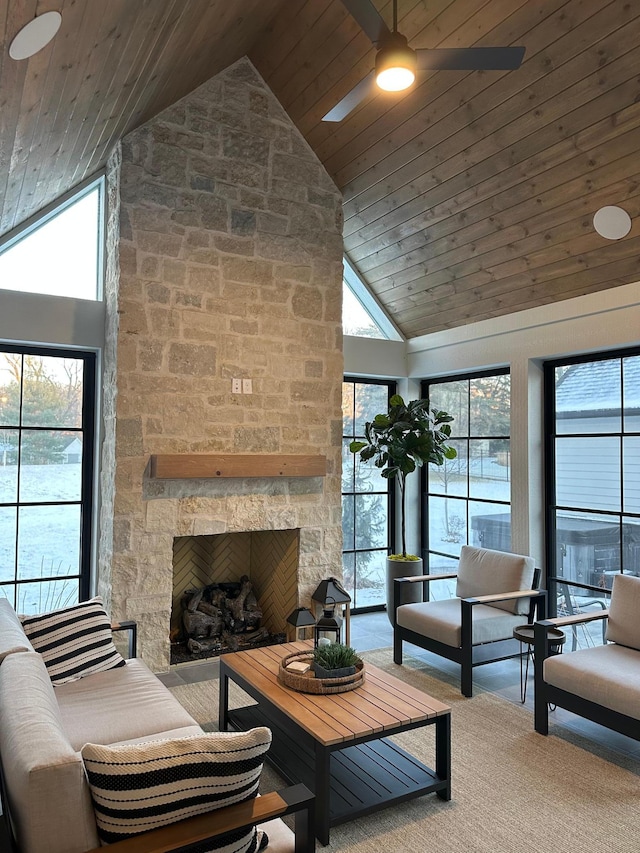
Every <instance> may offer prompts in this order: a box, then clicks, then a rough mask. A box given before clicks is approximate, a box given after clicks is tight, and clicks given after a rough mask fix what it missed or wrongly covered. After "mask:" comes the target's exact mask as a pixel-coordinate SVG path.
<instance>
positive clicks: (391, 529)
mask: <svg viewBox="0 0 640 853" xmlns="http://www.w3.org/2000/svg"><path fill="white" fill-rule="evenodd" d="M342 382H343V385H344V384H345V383H353V385H354V386H355V385H356V384H361V385H381V386H386V388H387V402H388V401H389V400H390V399H391V397H392V396H393V395H394V394H395V393H397V382H395V381H394V380H391V379H375V378H373V379H372V378H370V377H363V376H353V375H345V376H343V378H342ZM375 414H378V412H375V413H374V415H375ZM358 437H360V436H359V435H357V434H356V433H355V429H354V434H353V435H345V433H344V426H343V431H342V442H344V441H345V440H346V439H351V440H353V438H358ZM341 452H342V448H341ZM358 494H382V493H381V492H357V491H353V492H344V491H342V490H341V501H342V502H344V497H345V495H347V496H351V495H358ZM395 507H396V494H395V488H394V481H393V480H387V556H388V555H389V554H391V553H393V543H394V542H395V535H396V525H395ZM343 533H344V531H343ZM380 550H383V549H381V548H355V547H354V548H345V547H344V538H343V543H342V558H343V562H344V556H345V554H354V555H355V554H358V553H361V552H364V551H380ZM355 571H356V570H355V559H354V590H355V589H356V578H357V575H356V573H355ZM385 609H386V604H385V603H384V601H382V602H381V603H380V604H373V605H368V606H365V607H358V606H357V596H356V606H355V607H352V608H351V612H352V613H354V614H357V613H372V612H377V611H384V610H385Z"/></svg>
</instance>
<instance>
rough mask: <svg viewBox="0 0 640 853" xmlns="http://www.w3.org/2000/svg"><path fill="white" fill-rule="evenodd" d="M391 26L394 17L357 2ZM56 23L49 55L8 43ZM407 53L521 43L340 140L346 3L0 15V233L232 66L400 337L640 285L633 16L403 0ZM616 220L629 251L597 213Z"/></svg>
mask: <svg viewBox="0 0 640 853" xmlns="http://www.w3.org/2000/svg"><path fill="white" fill-rule="evenodd" d="M373 2H374V4H375V6H376V8H378V9H379V10H380V11H381V13H382V14H383V16H384V17H385V20H386V21H387V23H389V24H391V2H390V0H373ZM51 9H58V10H59V11H61V13H62V15H63V26H62V28H61V30H60V33H59V34H58V36H57V37H56V39H55V40H54V41H53V42H52V44H51V45H50V46H49V47H47V48H45V49H44V50H43V51H41V52H40V53H39V54H36V56H34V57H32V58H31V59H29V60H26V61H22V62H14V61H12V60H10V59H9V57H8V46H9V43H10V41H11V39H12V38H13V36H14V35H15V34H16V32H17V31H18V30H19V29H20V27H21V26H22V25H24V24H25V23H26V22H28V21H29V20H31V18H32V17H33V16H34V15H36V14H41V13H43V12H46V11H49V10H51ZM398 12H399V21H398V28H399V30H400V31H401V32H403V33H404V34H405V35H406V36H407V37H408V38H409V42H410V44H411V45H412V46H413V47H468V46H472V45H524V46H525V47H526V54H525V59H524V63H523V64H522V66H521V68H520V69H518V70H517V71H510V72H496V71H492V72H451V71H439V72H421V73H420V76H419V80H418V82H417V84H416V86H415V87H414V88H413V89H412V90H411V91H410V92H409V93H408V94H405V95H403V96H399V95H383V94H382V93H380V94H377V95H375V96H372V97H370V98H368V99H367V100H366V101H365V102H363V103H362V104H361V105H360V106H359V107H358V108H357V109H355V110H354V111H353V112H352V113H351V114H350V115H349V116H348V117H347V118H346V119H344V120H343V121H342V122H340V123H339V124H328V123H323V122H322V121H321V118H322V116H323V115H324V114H325V113H326V112H327V111H328V110H329V109H330V108H331V107H332V106H334V104H335V103H336V102H337V101H338V100H340V98H342V97H343V95H345V94H346V93H347V92H348V91H349V90H350V89H351V88H352V87H353V86H354V85H355V84H356V83H358V82H359V80H361V79H362V78H363V77H364V76H365V75H366V74H367V73H368V72H369V71H370V70H371V68H372V67H373V62H374V56H375V49H374V47H373V46H372V44H371V42H370V41H369V39H368V38H367V37H366V36H365V35H364V34H363V33H362V32H361V30H360V28H359V26H358V24H357V23H356V21H355V20H354V19H353V18H352V17H351V16H350V14H349V13H348V12H347V10H346V8H345V6H344V5H343V3H342V2H341V0H284V2H283V0H108V2H107V0H0V43H1V44H2V47H3V49H2V53H1V54H0V234H5V233H7V232H8V231H10V230H11V229H12V228H14V227H15V226H17V225H18V224H19V223H22V222H24V221H25V220H27V219H28V217H30V216H31V215H33V214H34V213H35V212H37V211H38V210H41V209H42V208H43V207H44V206H45V205H46V204H48V203H49V202H51V201H52V200H54V199H55V198H57V197H58V196H59V195H61V194H62V193H63V192H65V191H66V190H68V189H70V188H71V187H73V186H74V185H76V184H78V183H79V182H80V181H81V180H82V179H83V178H85V177H86V176H89V175H91V174H92V173H94V172H95V171H96V170H97V169H98V168H99V167H100V166H102V165H103V164H104V162H105V160H106V158H107V157H108V155H109V153H110V152H111V150H112V149H113V146H114V145H115V143H116V141H117V140H118V139H119V138H120V137H122V136H123V135H124V134H125V133H127V132H128V131H129V130H131V129H132V128H134V127H136V126H138V125H139V124H141V123H142V122H144V121H145V120H147V119H148V118H149V117H150V116H152V115H154V114H155V113H157V112H158V111H159V110H161V109H163V108H164V107H166V106H168V105H169V104H171V103H173V102H175V101H176V100H178V99H179V98H180V97H182V96H183V95H184V94H186V93H188V92H189V91H191V90H192V89H194V88H195V87H196V86H198V85H199V84H200V83H202V82H203V81H204V80H206V79H208V78H209V77H211V76H212V75H214V74H216V73H218V72H219V71H220V70H222V69H223V68H225V67H226V66H227V65H229V64H230V63H231V62H233V61H235V60H236V59H238V58H239V57H240V56H242V55H244V54H245V53H247V54H248V55H249V56H250V58H251V59H252V61H253V62H254V64H255V65H256V67H257V68H258V70H259V71H260V72H261V73H262V74H263V76H264V77H265V79H266V80H267V82H268V83H269V85H270V86H271V88H272V89H273V91H274V92H275V94H276V95H277V97H278V98H279V99H280V101H281V103H282V104H283V106H284V107H285V109H286V110H287V111H288V113H289V115H290V116H291V117H292V119H293V120H294V121H295V123H296V124H297V126H298V127H299V128H300V130H301V132H302V133H303V135H304V136H305V137H306V139H307V140H308V142H309V144H310V145H311V146H312V148H313V149H314V150H315V151H316V152H317V154H318V156H319V157H320V159H321V160H322V162H323V163H324V164H325V166H326V168H327V170H328V171H329V172H330V174H331V175H332V176H333V178H334V180H335V181H336V183H337V185H338V186H339V188H340V189H341V190H342V192H343V193H344V197H345V204H344V217H345V226H344V236H345V248H346V252H347V254H348V256H349V258H350V259H351V261H352V262H353V264H354V266H355V267H356V268H357V269H358V270H359V272H360V273H361V275H362V277H363V278H364V280H365V281H366V282H367V284H368V285H369V286H370V288H371V290H372V292H373V293H374V294H375V295H376V296H377V297H378V299H379V301H380V302H381V303H382V304H383V305H384V307H385V308H386V310H387V311H388V313H389V314H390V316H391V317H392V318H393V319H394V321H395V322H396V324H397V325H398V327H399V328H400V329H401V330H402V332H403V333H404V334H405V335H406V336H407V337H415V336H418V335H422V334H425V333H428V332H433V331H437V330H439V329H446V328H451V327H455V326H459V325H462V324H465V323H469V322H472V321H475V320H480V319H485V318H491V317H497V316H500V315H504V314H508V313H510V312H512V311H518V310H522V309H525V308H529V307H533V306H537V305H543V304H547V303H552V302H555V301H558V300H562V299H566V298H569V297H572V296H576V295H579V294H584V293H590V292H594V291H599V290H603V289H605V288H610V287H615V286H617V285H620V284H624V283H628V282H631V281H636V280H638V279H640V224H639V223H640V220H639V219H638V213H639V206H640V161H638V158H637V155H636V151H637V150H638V148H639V147H640V78H639V73H640V72H639V67H638V55H640V3H637V2H631V0H535V2H532V0H398ZM607 204H619V205H621V206H622V207H624V208H625V209H626V210H627V211H628V212H629V214H630V215H631V217H632V219H633V220H634V222H633V227H632V230H631V232H630V234H629V235H628V236H627V237H625V238H624V239H622V240H619V241H608V240H605V239H603V238H602V237H600V236H599V235H598V234H596V232H595V231H594V229H593V225H592V218H593V214H594V212H595V211H596V210H597V209H598V208H599V207H601V206H602V205H607Z"/></svg>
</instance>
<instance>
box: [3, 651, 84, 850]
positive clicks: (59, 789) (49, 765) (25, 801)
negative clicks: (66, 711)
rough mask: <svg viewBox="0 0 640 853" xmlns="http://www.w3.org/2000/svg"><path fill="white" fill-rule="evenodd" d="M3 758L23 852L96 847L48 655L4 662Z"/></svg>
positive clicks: (29, 655)
mask: <svg viewBox="0 0 640 853" xmlns="http://www.w3.org/2000/svg"><path fill="white" fill-rule="evenodd" d="M0 755H1V756H2V766H3V772H4V775H5V780H6V783H7V785H6V787H7V792H8V799H9V806H10V810H11V816H12V818H13V821H14V825H15V828H16V833H17V836H18V843H19V849H20V851H21V853H44V851H46V853H85V851H86V850H91V849H93V848H95V847H97V846H98V835H97V831H96V824H95V818H94V816H93V806H92V804H91V797H90V794H89V787H88V785H87V781H86V777H85V773H84V766H83V763H82V757H81V756H80V754H79V753H78V752H76V750H75V749H74V748H73V747H72V746H71V744H70V743H69V740H68V738H67V736H66V733H65V731H64V727H63V725H62V721H61V719H60V714H59V712H58V703H57V701H56V696H55V691H54V688H53V685H52V684H51V679H50V678H49V675H48V673H47V669H46V667H45V665H44V662H43V660H42V657H41V656H40V655H39V654H36V653H35V652H24V653H22V654H16V655H9V656H8V657H6V658H5V659H4V661H3V662H2V666H0Z"/></svg>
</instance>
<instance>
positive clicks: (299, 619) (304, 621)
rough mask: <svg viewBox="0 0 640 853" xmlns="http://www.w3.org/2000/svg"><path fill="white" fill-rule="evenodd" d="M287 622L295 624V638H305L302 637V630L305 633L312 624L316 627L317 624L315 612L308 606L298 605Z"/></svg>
mask: <svg viewBox="0 0 640 853" xmlns="http://www.w3.org/2000/svg"><path fill="white" fill-rule="evenodd" d="M287 622H288V624H289V625H292V626H293V629H294V637H293V639H294V640H300V639H304V637H302V638H301V637H300V631H302V632H303V634H304V633H305V631H306V629H307V628H310V627H311V626H312V625H313V626H314V627H315V624H316V620H315V618H314V616H313V613H312V612H311V611H310V610H309V608H308V607H297V608H296V609H295V610H294V611H293V613H290V614H289V616H288V617H287Z"/></svg>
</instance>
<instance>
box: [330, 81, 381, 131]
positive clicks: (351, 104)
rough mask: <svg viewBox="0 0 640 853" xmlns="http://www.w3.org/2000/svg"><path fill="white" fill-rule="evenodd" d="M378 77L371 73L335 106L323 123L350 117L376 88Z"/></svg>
mask: <svg viewBox="0 0 640 853" xmlns="http://www.w3.org/2000/svg"><path fill="white" fill-rule="evenodd" d="M375 79H376V75H375V72H374V71H370V72H369V73H368V74H367V76H366V77H365V78H364V80H361V81H360V82H359V83H358V85H357V86H354V87H353V89H352V90H351V91H350V92H348V93H347V94H346V95H345V96H344V98H343V99H342V100H341V101H338V103H337V104H336V105H335V107H334V108H333V109H332V110H329V112H328V113H327V114H326V116H323V117H322V121H342V119H343V118H344V117H345V116H348V115H349V113H350V112H351V110H354V109H355V108H356V107H357V106H358V104H359V103H360V101H364V99H365V98H366V97H367V95H369V94H370V93H371V92H373V91H374V88H375Z"/></svg>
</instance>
